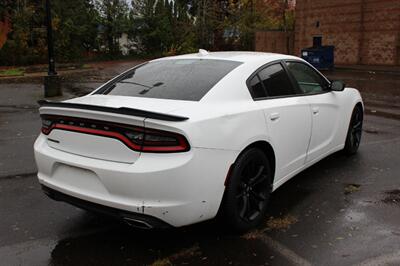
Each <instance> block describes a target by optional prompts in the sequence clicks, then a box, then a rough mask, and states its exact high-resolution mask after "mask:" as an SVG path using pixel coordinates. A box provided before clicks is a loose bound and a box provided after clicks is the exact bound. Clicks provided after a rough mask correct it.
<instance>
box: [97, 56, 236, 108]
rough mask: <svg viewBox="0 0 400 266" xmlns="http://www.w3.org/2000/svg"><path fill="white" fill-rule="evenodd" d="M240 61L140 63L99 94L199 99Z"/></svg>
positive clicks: (196, 60) (161, 61) (180, 60)
mask: <svg viewBox="0 0 400 266" xmlns="http://www.w3.org/2000/svg"><path fill="white" fill-rule="evenodd" d="M240 64H241V62H236V61H228V60H213V59H171V60H160V61H155V62H149V63H146V64H144V65H141V66H139V67H137V68H135V69H133V70H132V71H130V72H128V73H127V74H125V75H124V76H122V77H120V78H119V79H117V80H116V81H115V82H112V83H109V84H107V85H106V87H105V89H104V90H102V91H100V92H99V93H103V94H109V95H123V96H134V97H145V98H160V99H174V100H188V101H199V100H200V99H201V98H202V97H203V96H204V95H205V94H206V93H207V92H208V91H209V90H210V89H211V88H212V87H213V86H214V85H215V84H216V83H217V82H218V81H220V80H221V79H222V78H223V77H224V76H225V75H226V74H228V73H229V72H231V71H232V70H233V69H235V68H236V67H237V66H239V65H240Z"/></svg>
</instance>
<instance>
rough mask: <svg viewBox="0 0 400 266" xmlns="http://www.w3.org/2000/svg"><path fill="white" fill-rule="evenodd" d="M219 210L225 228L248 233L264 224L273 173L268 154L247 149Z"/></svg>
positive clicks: (238, 163) (229, 180) (229, 183)
mask: <svg viewBox="0 0 400 266" xmlns="http://www.w3.org/2000/svg"><path fill="white" fill-rule="evenodd" d="M228 178H229V179H228V184H227V186H226V188H225V193H224V198H223V201H222V204H221V209H220V213H221V215H220V218H221V220H222V223H223V226H224V227H225V226H226V225H228V227H229V229H230V230H233V231H235V232H245V231H247V230H249V229H251V228H254V227H256V226H257V225H259V224H260V222H261V221H263V219H264V217H265V213H266V210H267V204H268V201H269V197H270V194H271V190H272V186H271V184H272V182H271V181H272V172H271V167H270V164H269V161H268V158H267V157H266V155H265V154H264V153H263V152H262V151H261V150H260V149H258V148H250V149H247V150H245V151H244V152H243V153H242V154H241V155H240V156H239V157H238V159H237V160H236V162H235V164H234V165H233V169H232V170H231V174H230V176H229V177H228Z"/></svg>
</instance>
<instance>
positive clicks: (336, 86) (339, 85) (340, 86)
mask: <svg viewBox="0 0 400 266" xmlns="http://www.w3.org/2000/svg"><path fill="white" fill-rule="evenodd" d="M345 86H346V85H345V84H344V82H343V81H340V80H334V81H332V83H331V90H332V91H343V90H344V88H345Z"/></svg>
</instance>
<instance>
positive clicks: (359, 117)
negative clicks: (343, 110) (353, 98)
mask: <svg viewBox="0 0 400 266" xmlns="http://www.w3.org/2000/svg"><path fill="white" fill-rule="evenodd" d="M362 125H363V110H362V108H361V106H359V105H357V106H356V107H354V110H353V113H352V115H351V120H350V125H349V129H348V132H347V137H346V142H345V146H344V149H343V150H344V152H345V153H346V154H348V155H352V154H355V153H356V152H357V150H358V147H359V146H360V142H361V134H362Z"/></svg>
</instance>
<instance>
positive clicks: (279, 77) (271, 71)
mask: <svg viewBox="0 0 400 266" xmlns="http://www.w3.org/2000/svg"><path fill="white" fill-rule="evenodd" d="M258 75H259V76H260V79H261V80H262V84H263V85H264V88H265V89H266V91H267V96H269V97H278V96H287V95H295V94H298V93H297V92H296V90H295V89H294V88H293V86H292V83H291V82H290V80H289V77H288V75H287V74H286V71H285V70H284V69H283V67H282V65H281V64H279V63H278V64H274V65H270V66H268V67H266V68H264V69H263V70H261V71H260V72H259V73H258Z"/></svg>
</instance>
